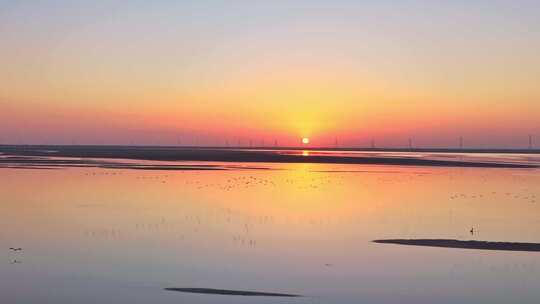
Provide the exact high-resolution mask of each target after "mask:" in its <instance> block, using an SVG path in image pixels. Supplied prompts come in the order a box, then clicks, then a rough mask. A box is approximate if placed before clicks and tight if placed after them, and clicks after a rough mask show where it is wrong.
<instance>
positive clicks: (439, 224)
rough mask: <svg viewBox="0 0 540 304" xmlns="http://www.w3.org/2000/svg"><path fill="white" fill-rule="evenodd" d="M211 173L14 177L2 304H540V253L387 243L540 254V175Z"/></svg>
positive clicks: (314, 167) (5, 207) (2, 179)
mask: <svg viewBox="0 0 540 304" xmlns="http://www.w3.org/2000/svg"><path fill="white" fill-rule="evenodd" d="M189 164H190V165H196V164H193V163H189ZM208 164H213V165H216V166H222V167H226V168H227V170H171V171H162V170H131V169H118V168H95V167H87V168H85V167H73V168H59V167H57V168H56V169H52V170H35V169H21V168H3V169H0V185H1V186H2V191H1V192H0V204H1V205H0V206H1V208H2V217H3V218H2V221H0V243H1V244H2V246H3V249H1V250H0V258H1V260H0V281H1V282H2V284H1V285H0V300H1V302H2V303H60V304H62V303H66V304H67V303H99V302H101V303H359V302H361V303H456V302H458V301H460V302H466V303H511V302H520V303H538V301H539V300H540V290H539V289H538V288H537V286H538V282H539V281H540V254H539V253H535V252H498V251H478V250H461V249H453V248H429V247H416V246H398V245H385V244H376V243H373V242H372V240H375V239H458V240H479V241H498V242H540V187H539V186H538V185H540V171H539V170H538V169H507V168H505V169H494V168H447V167H425V166H423V167H414V166H406V167H405V166H372V165H338V164H264V163H263V164H257V168H252V166H253V164H241V163H238V164H231V163H201V164H200V165H208ZM261 168H265V170H262V169H261ZM473 227H474V234H471V233H470V230H471V228H473ZM10 247H21V248H22V249H23V250H21V251H13V250H9V248H10ZM164 288H208V289H228V290H248V291H249V290H254V291H261V292H269V293H285V294H298V295H303V297H299V298H271V297H268V298H267V297H256V298H254V297H242V296H229V295H209V294H188V293H180V292H171V291H167V290H164Z"/></svg>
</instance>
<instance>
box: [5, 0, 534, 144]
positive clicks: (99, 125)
mask: <svg viewBox="0 0 540 304" xmlns="http://www.w3.org/2000/svg"><path fill="white" fill-rule="evenodd" d="M3 6H5V7H3V9H1V10H0V12H1V13H0V35H1V36H2V37H3V40H4V42H3V47H2V49H1V50H0V65H1V66H2V71H1V72H0V81H1V83H2V86H0V106H1V107H2V111H1V112H0V127H1V129H2V130H3V132H2V133H1V134H0V143H80V144H83V143H88V144H97V143H103V144H130V143H136V144H161V145H167V144H177V143H178V140H179V139H180V140H181V142H182V144H208V145H223V144H225V142H226V141H229V143H230V144H231V145H232V144H237V143H238V142H239V140H240V142H241V143H242V144H247V143H248V141H249V140H250V139H251V140H253V142H254V143H255V144H259V143H262V141H263V140H264V141H265V144H270V143H272V144H273V142H274V139H277V140H278V142H279V143H280V144H283V145H297V144H299V140H300V138H301V137H310V138H311V139H312V144H313V145H333V144H334V141H335V138H336V137H337V138H338V141H339V143H340V144H341V145H350V146H365V145H368V143H369V141H370V140H371V138H375V139H376V141H377V143H379V144H380V145H384V146H403V145H406V143H407V139H408V138H409V137H412V138H413V141H414V142H415V144H416V145H418V146H455V145H456V144H457V138H458V137H459V136H460V135H463V136H464V137H465V138H466V139H467V140H466V142H467V144H468V145H469V146H478V147H488V146H491V147H523V146H526V145H527V136H528V134H534V135H536V134H540V124H538V121H540V100H539V99H540V87H539V86H538V85H537V79H538V76H540V59H539V57H538V56H537V52H536V50H538V49H540V36H539V35H538V33H539V32H540V22H539V21H538V20H540V18H539V16H537V14H535V13H534V12H535V11H538V5H537V4H536V3H532V2H526V1H524V3H519V5H518V4H513V3H506V4H501V3H495V4H493V3H492V4H489V5H488V4H487V3H476V4H468V3H461V2H455V3H446V4H441V3H426V2H422V1H411V2H410V3H408V4H407V5H405V4H393V3H391V2H388V3H387V2H384V1H383V2H373V3H371V2H365V3H362V4H359V3H354V2H349V1H337V2H335V3H334V2H332V4H329V3H328V2H324V1H309V2H307V1H298V2H295V3H287V4H286V3H274V4H272V3H252V2H247V1H246V2H243V1H239V2H237V3H236V2H235V3H234V4H230V3H228V4H225V3H217V2H215V3H206V2H205V3H196V2H183V3H181V4H178V3H174V2H169V1H160V2H156V3H155V4H152V5H150V4H141V3H138V4H129V5H128V4H118V3H115V2H107V1H105V2H103V3H100V5H90V4H85V3H82V2H81V3H79V2H65V3H61V5H56V6H53V5H50V4H47V3H46V2H44V3H42V4H39V5H25V4H3ZM422 12H429V14H425V13H422Z"/></svg>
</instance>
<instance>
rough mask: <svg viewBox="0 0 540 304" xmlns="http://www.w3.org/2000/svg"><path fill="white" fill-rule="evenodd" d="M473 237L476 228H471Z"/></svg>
mask: <svg viewBox="0 0 540 304" xmlns="http://www.w3.org/2000/svg"><path fill="white" fill-rule="evenodd" d="M470 233H471V235H474V227H473V228H471V231H470Z"/></svg>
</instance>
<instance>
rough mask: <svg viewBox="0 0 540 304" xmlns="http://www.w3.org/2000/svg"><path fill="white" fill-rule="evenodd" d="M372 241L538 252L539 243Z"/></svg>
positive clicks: (448, 240)
mask: <svg viewBox="0 0 540 304" xmlns="http://www.w3.org/2000/svg"><path fill="white" fill-rule="evenodd" d="M373 242H374V243H379V244H395V245H408V246H426V247H442V248H457V249H476V250H500V251H528V252H540V243H514V242H486V241H460V240H452V239H388V240H374V241H373Z"/></svg>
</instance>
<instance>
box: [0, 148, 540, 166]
mask: <svg viewBox="0 0 540 304" xmlns="http://www.w3.org/2000/svg"><path fill="white" fill-rule="evenodd" d="M0 153H4V154H6V155H10V156H16V157H11V158H10V159H9V161H10V163H13V164H15V165H16V164H21V163H24V164H27V163H35V162H46V160H38V159H36V160H32V161H31V162H30V161H28V160H25V159H24V158H21V157H73V158H83V159H85V158H86V159H89V158H107V159H132V160H149V161H215V162H236V163H246V162H248V163H249V162H260V163H320V164H322V163H327V164H369V165H398V166H439V167H476V168H537V167H538V166H537V165H535V164H527V163H519V164H518V163H504V162H488V161H467V160H460V159H457V160H440V159H429V158H411V157H404V156H384V157H383V156H377V155H369V154H366V155H361V156H360V157H358V156H343V155H329V154H322V155H302V154H284V153H279V151H273V150H251V149H223V148H219V149H218V148H212V149H210V148H182V147H130V146H0ZM66 165H69V164H66Z"/></svg>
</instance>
